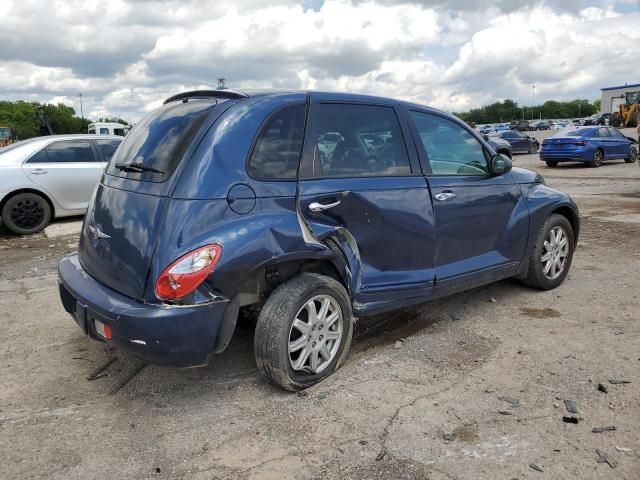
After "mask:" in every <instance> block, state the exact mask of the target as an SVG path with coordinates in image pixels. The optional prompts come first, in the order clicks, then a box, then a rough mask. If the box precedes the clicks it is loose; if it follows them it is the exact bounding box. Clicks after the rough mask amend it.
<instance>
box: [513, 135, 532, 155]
mask: <svg viewBox="0 0 640 480" xmlns="http://www.w3.org/2000/svg"><path fill="white" fill-rule="evenodd" d="M513 141H514V143H515V144H516V149H517V150H518V153H529V146H530V140H529V136H528V135H526V134H524V133H522V132H514V138H513Z"/></svg>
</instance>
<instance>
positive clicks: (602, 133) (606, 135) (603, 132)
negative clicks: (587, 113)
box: [598, 128, 609, 138]
mask: <svg viewBox="0 0 640 480" xmlns="http://www.w3.org/2000/svg"><path fill="white" fill-rule="evenodd" d="M598 136H599V137H601V138H609V131H608V130H607V129H606V128H599V129H598Z"/></svg>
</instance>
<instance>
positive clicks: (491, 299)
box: [489, 297, 498, 303]
mask: <svg viewBox="0 0 640 480" xmlns="http://www.w3.org/2000/svg"><path fill="white" fill-rule="evenodd" d="M489 301H490V302H491V303H497V302H498V301H497V300H496V299H495V297H491V298H490V299H489Z"/></svg>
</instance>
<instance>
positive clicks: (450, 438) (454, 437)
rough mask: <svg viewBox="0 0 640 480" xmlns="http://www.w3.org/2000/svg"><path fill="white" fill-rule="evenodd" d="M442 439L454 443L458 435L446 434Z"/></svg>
mask: <svg viewBox="0 0 640 480" xmlns="http://www.w3.org/2000/svg"><path fill="white" fill-rule="evenodd" d="M442 438H443V439H444V441H445V442H453V441H454V440H455V439H456V434H455V433H445V434H444V435H442Z"/></svg>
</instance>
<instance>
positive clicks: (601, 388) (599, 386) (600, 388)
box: [598, 383, 609, 393]
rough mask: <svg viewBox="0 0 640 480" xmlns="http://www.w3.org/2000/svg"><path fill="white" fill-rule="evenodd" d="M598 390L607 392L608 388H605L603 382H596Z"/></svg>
mask: <svg viewBox="0 0 640 480" xmlns="http://www.w3.org/2000/svg"><path fill="white" fill-rule="evenodd" d="M598 390H599V391H601V392H603V393H609V389H608V388H607V386H606V385H605V384H604V383H599V384H598Z"/></svg>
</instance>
